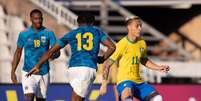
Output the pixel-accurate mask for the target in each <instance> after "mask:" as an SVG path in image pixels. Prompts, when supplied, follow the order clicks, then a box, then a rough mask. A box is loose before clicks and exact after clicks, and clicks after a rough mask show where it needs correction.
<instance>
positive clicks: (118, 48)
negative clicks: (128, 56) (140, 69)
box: [110, 41, 124, 62]
mask: <svg viewBox="0 0 201 101" xmlns="http://www.w3.org/2000/svg"><path fill="white" fill-rule="evenodd" d="M123 50H124V44H123V42H122V41H120V42H118V43H117V44H116V50H115V52H114V53H113V54H112V55H111V56H110V60H111V61H113V62H118V61H119V59H120V58H121V56H122V53H123Z"/></svg>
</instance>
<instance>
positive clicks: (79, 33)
mask: <svg viewBox="0 0 201 101" xmlns="http://www.w3.org/2000/svg"><path fill="white" fill-rule="evenodd" d="M94 21H95V17H94V16H93V15H91V14H89V13H85V14H81V15H79V16H78V18H77V22H78V24H79V27H78V28H77V29H75V30H72V31H70V32H69V33H67V34H65V35H64V36H63V37H62V38H61V39H59V40H58V42H57V43H56V44H55V45H54V46H53V47H52V48H51V49H50V50H49V51H48V52H46V53H45V54H44V55H43V56H42V58H41V59H40V60H39V62H38V63H37V64H36V65H35V67H34V68H33V69H32V70H31V71H30V72H29V73H28V74H27V76H29V75H31V74H34V73H37V72H38V71H39V70H40V66H41V64H42V63H44V62H45V61H46V60H47V59H48V58H49V57H50V56H51V54H52V53H54V52H55V51H58V50H59V49H61V48H63V47H64V46H65V45H67V44H70V46H71V51H72V52H71V53H72V54H71V59H70V61H69V69H68V71H67V72H68V73H67V75H68V77H69V83H70V85H71V87H72V88H73V92H72V96H71V101H84V98H85V97H86V95H87V94H88V91H89V88H90V86H91V85H92V83H93V81H94V79H95V77H96V69H97V63H103V62H104V61H105V60H106V59H107V58H108V57H109V56H110V55H111V54H112V53H113V52H114V51H115V48H116V46H115V44H114V43H113V41H112V40H111V38H110V37H108V36H107V35H106V34H105V33H104V32H102V31H101V30H100V29H98V28H97V27H95V26H93V23H94ZM100 43H102V44H103V45H105V46H106V47H107V48H108V49H107V51H106V52H105V53H104V55H103V56H98V53H99V45H100Z"/></svg>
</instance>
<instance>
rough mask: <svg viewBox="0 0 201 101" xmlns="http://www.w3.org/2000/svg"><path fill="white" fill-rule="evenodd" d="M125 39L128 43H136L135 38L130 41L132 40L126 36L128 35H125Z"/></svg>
mask: <svg viewBox="0 0 201 101" xmlns="http://www.w3.org/2000/svg"><path fill="white" fill-rule="evenodd" d="M126 39H127V41H128V42H129V43H131V44H134V43H136V42H137V39H136V40H134V41H132V40H130V39H129V38H128V36H126Z"/></svg>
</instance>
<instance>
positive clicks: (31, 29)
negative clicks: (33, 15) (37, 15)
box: [28, 26, 45, 33]
mask: <svg viewBox="0 0 201 101" xmlns="http://www.w3.org/2000/svg"><path fill="white" fill-rule="evenodd" d="M44 29H45V27H44V26H42V27H41V28H40V29H39V31H38V32H40V31H42V30H44ZM28 30H29V32H32V33H36V32H35V31H34V29H33V26H30V27H29V28H28ZM38 32H37V33H38Z"/></svg>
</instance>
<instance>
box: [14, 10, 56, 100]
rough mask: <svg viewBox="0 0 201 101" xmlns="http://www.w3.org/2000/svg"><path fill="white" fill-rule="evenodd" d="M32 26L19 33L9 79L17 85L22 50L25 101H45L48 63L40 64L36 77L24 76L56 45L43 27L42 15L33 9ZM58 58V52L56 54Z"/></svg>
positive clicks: (49, 33) (54, 39)
mask: <svg viewBox="0 0 201 101" xmlns="http://www.w3.org/2000/svg"><path fill="white" fill-rule="evenodd" d="M30 20H31V22H32V25H31V26H30V27H29V28H28V29H26V30H25V31H22V32H20V33H19V36H18V40H17V48H16V50H15V54H14V57H13V61H12V70H11V79H12V82H13V83H14V84H16V83H17V78H16V74H15V71H16V69H17V66H18V64H19V61H20V58H21V54H22V50H23V48H24V66H23V69H22V77H21V78H22V88H23V92H24V95H25V100H26V101H33V99H34V96H36V101H45V98H46V91H47V86H48V83H49V62H48V60H47V61H45V62H44V63H43V64H41V69H40V71H39V73H37V74H36V75H32V76H31V77H29V78H27V77H26V74H27V73H28V72H29V71H30V70H31V69H32V68H33V67H34V66H35V64H36V63H37V62H38V60H39V59H40V57H41V56H42V55H43V54H44V53H45V52H46V51H47V50H48V49H49V47H50V46H53V45H54V44H55V43H56V37H55V35H54V32H52V31H49V30H48V29H46V28H45V27H44V26H43V14H42V12H41V11H40V10H38V9H34V10H32V11H31V12H30ZM56 53H57V56H56V55H55V58H56V57H59V54H58V53H59V52H56Z"/></svg>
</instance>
